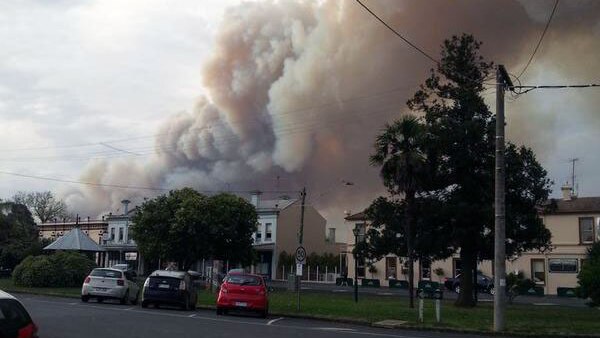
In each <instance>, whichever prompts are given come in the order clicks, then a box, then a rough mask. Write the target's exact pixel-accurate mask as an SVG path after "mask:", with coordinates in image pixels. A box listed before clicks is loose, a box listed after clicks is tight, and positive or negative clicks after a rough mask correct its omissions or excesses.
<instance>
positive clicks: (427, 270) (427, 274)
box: [420, 258, 431, 280]
mask: <svg viewBox="0 0 600 338" xmlns="http://www.w3.org/2000/svg"><path fill="white" fill-rule="evenodd" d="M420 263H421V264H420V265H421V279H424V280H431V260H430V259H429V258H423V260H422V261H421V262H420Z"/></svg>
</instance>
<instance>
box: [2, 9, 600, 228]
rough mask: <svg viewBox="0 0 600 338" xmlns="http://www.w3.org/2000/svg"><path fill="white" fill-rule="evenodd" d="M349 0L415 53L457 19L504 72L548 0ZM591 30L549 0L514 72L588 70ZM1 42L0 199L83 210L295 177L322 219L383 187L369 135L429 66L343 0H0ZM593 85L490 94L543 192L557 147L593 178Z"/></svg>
mask: <svg viewBox="0 0 600 338" xmlns="http://www.w3.org/2000/svg"><path fill="white" fill-rule="evenodd" d="M365 3H366V4H367V5H368V6H369V7H370V8H372V9H373V10H374V11H375V12H377V13H379V14H380V15H381V16H382V17H383V18H384V19H385V20H387V21H388V22H389V23H390V24H391V25H392V26H393V27H395V28H396V29H397V30H398V31H400V32H402V33H403V34H405V35H406V36H407V37H408V38H409V39H411V41H413V42H414V43H416V44H417V45H419V46H421V47H422V48H423V49H424V50H426V51H428V52H429V53H430V54H431V55H439V47H440V45H441V43H442V41H443V39H444V38H448V37H449V35H450V34H460V33H462V32H468V33H472V34H474V35H475V36H476V38H478V39H480V40H481V41H483V43H484V45H483V48H482V54H483V55H484V56H485V57H486V58H488V59H489V60H493V61H494V62H496V63H502V64H505V65H506V67H507V68H508V70H509V72H511V73H516V74H518V73H519V72H520V70H521V69H523V67H524V65H525V64H526V62H527V60H528V59H529V56H530V55H531V53H532V51H533V49H534V47H535V45H536V43H537V41H538V39H539V36H540V34H541V33H542V30H543V28H544V25H545V24H546V21H547V19H548V16H549V14H550V11H551V9H552V6H553V4H554V0H532V1H523V2H519V1H486V2H481V1H467V0H463V1H455V2H447V1H430V2H419V1H387V0H381V1H375V0H370V1H368V0H366V1H365ZM599 35H600V6H599V4H598V3H597V2H593V1H586V0H581V1H562V2H560V3H559V5H558V7H557V11H556V15H555V17H554V19H553V21H552V23H551V25H550V27H549V30H548V32H547V34H546V36H545V38H544V40H543V42H542V44H541V46H540V49H539V51H538V52H537V54H536V55H535V57H534V59H533V62H532V64H531V65H530V66H529V68H528V69H527V72H526V73H525V74H524V75H523V76H522V77H521V82H522V83H523V84H579V83H584V84H587V83H594V82H595V83H600V58H598V57H597V55H598V52H599V51H600V36H599ZM0 41H1V42H0V46H1V48H0V121H1V123H0V198H9V197H11V196H12V195H13V194H15V193H16V192H17V191H34V190H35V191H38V190H51V191H54V192H56V193H57V194H58V195H59V196H60V197H62V198H64V199H65V200H66V201H67V203H68V204H69V207H70V208H71V210H72V212H73V213H80V214H81V215H91V216H92V217H93V216H96V215H99V214H100V213H103V212H108V211H113V212H115V211H116V209H118V208H119V201H120V200H121V199H123V198H129V199H132V200H133V201H134V204H136V203H140V202H141V201H142V200H143V198H144V197H152V196H154V195H156V194H158V193H162V192H163V191H162V190H157V189H172V188H179V187H183V186H193V187H195V188H197V189H199V190H207V191H217V190H230V191H237V190H239V191H249V190H254V189H260V190H269V191H280V190H281V193H277V194H284V193H285V194H288V195H292V196H294V195H295V191H298V190H300V188H301V187H303V186H307V188H308V191H309V203H310V204H311V205H314V206H315V207H317V208H318V209H319V210H321V211H322V212H323V213H324V214H325V216H326V217H327V219H328V222H329V223H330V224H333V225H339V224H341V223H342V222H343V214H344V212H345V211H350V212H354V211H359V210H361V209H362V208H364V207H365V206H367V205H368V203H369V201H371V200H373V199H374V198H375V197H376V196H378V195H379V194H381V193H383V189H382V187H381V184H380V182H379V178H378V177H377V171H376V168H372V167H370V165H369V163H368V155H369V152H370V151H371V150H372V144H373V140H374V137H375V135H376V134H377V132H378V131H379V130H380V129H381V128H382V127H383V125H384V123H385V122H389V121H391V120H393V119H394V118H397V117H399V116H400V115H402V114H405V113H406V112H407V108H406V106H405V101H406V100H407V99H408V98H409V97H410V96H411V95H412V93H414V91H415V90H416V89H417V86H418V84H419V83H421V82H423V80H424V79H425V78H426V76H427V74H428V71H429V69H430V68H431V67H432V66H433V65H432V64H431V63H430V62H429V61H428V60H427V59H425V58H423V56H422V55H420V54H419V53H417V52H415V50H413V49H411V48H410V47H409V46H407V45H406V44H405V43H403V42H402V41H401V40H400V39H398V38H397V37H396V36H394V35H393V34H391V33H390V32H389V31H388V30H386V29H385V28H384V27H383V26H382V25H381V24H380V23H378V22H376V21H375V20H374V19H373V17H371V16H370V15H369V14H368V13H366V12H365V11H364V10H363V9H362V8H360V6H358V4H357V3H356V2H354V1H350V0H346V1H341V0H340V1H318V2H310V1H301V2H296V1H291V0H290V1H252V2H241V1H223V0H203V1H191V0H190V1H184V0H182V1H177V2H167V1H158V0H144V1H117V0H115V1H112V0H103V1H70V0H59V1H33V0H31V1H2V2H0ZM598 94H600V92H599V89H582V90H554V91H549V90H546V91H542V90H538V91H532V92H531V93H528V94H526V95H522V96H520V97H518V98H517V99H513V98H511V97H507V103H506V113H507V123H508V125H507V134H508V138H509V139H510V140H512V141H514V142H516V143H519V144H526V145H528V146H531V147H532V148H533V149H534V150H535V151H536V153H537V155H538V159H539V160H540V162H541V163H542V164H543V165H544V167H545V168H546V169H547V170H548V174H549V177H550V178H551V179H552V180H553V181H554V182H555V186H554V192H553V196H555V197H557V196H559V195H560V185H561V184H563V183H564V182H566V181H567V180H570V175H571V167H570V163H569V159H571V158H578V159H579V161H578V162H577V164H576V175H577V180H576V182H577V184H578V186H579V191H578V192H579V195H580V196H599V195H600V173H599V172H598V171H596V170H595V168H597V167H599V166H600V158H599V157H598V155H597V154H598V153H597V151H596V146H597V144H598V143H599V141H600V133H599V132H598V129H599V127H600V123H599V122H600V118H599V114H600V113H599V112H598V108H597V107H598V106H599V104H600V95H598ZM486 99H488V100H489V101H488V102H489V104H490V107H491V109H492V111H494V107H493V104H494V93H493V90H491V91H489V92H487V93H486ZM17 175H26V176H38V177H45V178H50V179H58V180H67V181H85V182H92V183H101V184H109V185H120V186H135V187H138V188H137V189H121V188H115V187H93V186H85V185H78V184H73V183H65V182H58V181H53V180H42V179H34V178H31V177H22V176H17ZM348 181H350V182H353V183H354V184H353V185H351V186H350V185H346V184H344V182H348ZM141 188H153V189H141ZM155 188H156V189H155ZM266 197H269V196H266ZM270 197H273V196H270Z"/></svg>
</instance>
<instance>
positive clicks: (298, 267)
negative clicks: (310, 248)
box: [296, 263, 302, 276]
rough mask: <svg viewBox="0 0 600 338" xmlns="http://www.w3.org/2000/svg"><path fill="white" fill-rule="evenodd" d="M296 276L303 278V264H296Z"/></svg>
mask: <svg viewBox="0 0 600 338" xmlns="http://www.w3.org/2000/svg"><path fill="white" fill-rule="evenodd" d="M296 276H302V264H301V263H298V264H296Z"/></svg>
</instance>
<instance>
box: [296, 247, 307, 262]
mask: <svg viewBox="0 0 600 338" xmlns="http://www.w3.org/2000/svg"><path fill="white" fill-rule="evenodd" d="M304 263H306V249H304V247H303V246H299V247H298V249H296V264H304Z"/></svg>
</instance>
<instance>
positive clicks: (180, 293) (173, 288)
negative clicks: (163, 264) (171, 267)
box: [142, 270, 198, 310]
mask: <svg viewBox="0 0 600 338" xmlns="http://www.w3.org/2000/svg"><path fill="white" fill-rule="evenodd" d="M197 301H198V294H197V292H196V286H195V285H194V283H193V279H192V277H191V276H190V274H189V273H187V272H185V271H166V270H156V271H154V272H153V273H152V274H150V276H148V278H147V279H146V281H145V282H144V291H143V293H142V307H144V308H145V307H148V305H150V304H153V305H154V306H156V307H158V306H159V305H161V304H168V305H178V306H180V307H181V308H182V309H184V310H195V309H196V302H197Z"/></svg>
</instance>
